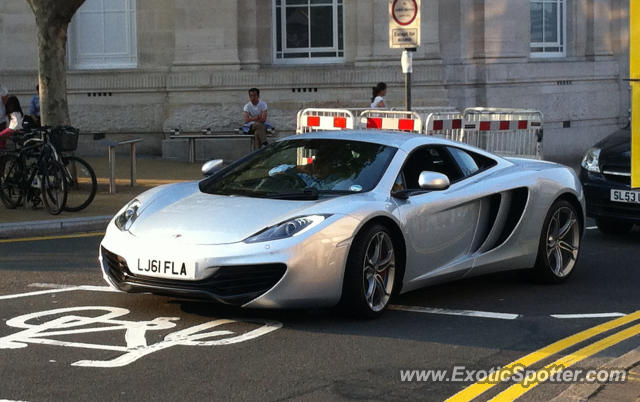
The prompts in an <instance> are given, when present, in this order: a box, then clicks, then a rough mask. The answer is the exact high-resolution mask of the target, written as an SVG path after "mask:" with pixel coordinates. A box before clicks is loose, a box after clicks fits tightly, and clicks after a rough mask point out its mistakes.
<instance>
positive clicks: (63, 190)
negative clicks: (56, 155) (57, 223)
mask: <svg viewBox="0 0 640 402" xmlns="http://www.w3.org/2000/svg"><path fill="white" fill-rule="evenodd" d="M39 174H41V176H40V191H41V194H42V202H43V203H44V206H45V208H47V211H49V213H50V214H51V215H58V214H59V213H60V212H62V210H63V208H64V204H65V202H66V201H67V180H66V174H65V172H64V166H62V164H61V163H60V162H58V161H55V160H53V159H50V160H48V161H46V162H44V167H43V168H42V169H41V171H40V172H39Z"/></svg>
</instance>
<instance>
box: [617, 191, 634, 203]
mask: <svg viewBox="0 0 640 402" xmlns="http://www.w3.org/2000/svg"><path fill="white" fill-rule="evenodd" d="M611 201H615V202H627V203H629V204H640V191H626V190H611Z"/></svg>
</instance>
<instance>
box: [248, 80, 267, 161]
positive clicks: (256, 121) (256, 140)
mask: <svg viewBox="0 0 640 402" xmlns="http://www.w3.org/2000/svg"><path fill="white" fill-rule="evenodd" d="M242 118H243V121H244V125H243V126H242V131H243V132H245V133H247V134H253V149H258V148H260V147H261V146H263V145H267V128H268V127H271V124H270V123H269V122H268V121H267V104H266V103H264V102H263V101H261V100H260V90H259V89H258V88H251V89H250V90H249V102H248V103H247V104H246V105H244V108H243V110H242Z"/></svg>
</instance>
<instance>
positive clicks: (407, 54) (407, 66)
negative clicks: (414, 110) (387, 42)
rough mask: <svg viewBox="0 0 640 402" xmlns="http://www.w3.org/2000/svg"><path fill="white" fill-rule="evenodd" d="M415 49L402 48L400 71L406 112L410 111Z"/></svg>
mask: <svg viewBox="0 0 640 402" xmlns="http://www.w3.org/2000/svg"><path fill="white" fill-rule="evenodd" d="M414 50H415V49H404V50H403V51H402V59H401V60H400V63H401V64H402V72H403V73H404V107H405V109H406V110H407V112H410V111H411V74H412V73H413V53H412V52H413V51H414Z"/></svg>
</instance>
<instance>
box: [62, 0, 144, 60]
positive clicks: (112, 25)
mask: <svg viewBox="0 0 640 402" xmlns="http://www.w3.org/2000/svg"><path fill="white" fill-rule="evenodd" d="M68 50H69V67H70V68H74V69H103V68H104V69H106V68H133V67H136V66H137V64H138V57H137V50H136V0H86V1H85V2H84V4H83V5H82V7H80V8H79V9H78V11H76V14H75V15H74V17H73V19H72V20H71V25H70V26H69V49H68Z"/></svg>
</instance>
